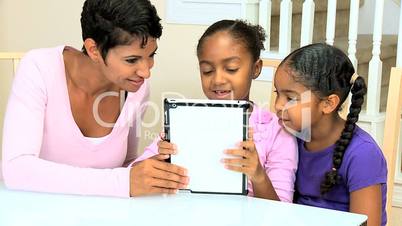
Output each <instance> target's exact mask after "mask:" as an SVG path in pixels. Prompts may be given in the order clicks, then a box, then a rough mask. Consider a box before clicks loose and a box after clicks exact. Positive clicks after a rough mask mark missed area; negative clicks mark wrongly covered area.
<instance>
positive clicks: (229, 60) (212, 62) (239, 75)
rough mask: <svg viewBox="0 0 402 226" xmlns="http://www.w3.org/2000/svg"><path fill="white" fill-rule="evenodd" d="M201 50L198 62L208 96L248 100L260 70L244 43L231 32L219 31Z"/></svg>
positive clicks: (203, 88)
mask: <svg viewBox="0 0 402 226" xmlns="http://www.w3.org/2000/svg"><path fill="white" fill-rule="evenodd" d="M201 48H202V49H201V51H200V53H199V55H198V62H199V66H200V75H201V83H202V90H203V91H204V94H205V96H207V97H208V99H226V100H228V99H229V100H230V99H235V100H248V99H249V93H250V86H251V81H252V79H254V78H256V77H258V75H259V73H260V68H258V69H257V68H256V65H259V64H258V63H254V62H253V60H252V56H251V54H250V53H249V52H248V51H247V49H246V48H245V47H244V45H243V43H241V42H239V41H237V40H234V39H233V38H232V36H231V35H230V34H229V33H228V32H217V33H215V34H213V35H211V36H208V37H207V38H206V39H205V41H204V43H203V45H202V47H201ZM261 65H262V64H261ZM259 66H260V65H259Z"/></svg>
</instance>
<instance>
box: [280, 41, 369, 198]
mask: <svg viewBox="0 0 402 226" xmlns="http://www.w3.org/2000/svg"><path fill="white" fill-rule="evenodd" d="M281 64H286V66H288V67H289V68H290V70H291V71H292V75H293V77H294V79H295V80H296V81H297V82H300V83H301V84H303V85H304V86H306V87H307V88H309V89H311V91H312V92H313V93H315V94H316V95H318V96H319V97H327V96H329V95H331V94H335V95H337V96H338V97H339V99H340V103H339V105H338V106H337V108H336V110H337V111H339V109H340V107H341V105H342V103H343V102H344V101H345V100H346V98H347V97H348V95H349V92H351V93H352V97H351V105H350V108H349V113H348V115H347V118H346V123H345V128H344V129H343V131H342V133H341V136H340V137H339V139H338V140H337V141H336V143H335V148H334V153H333V158H332V168H331V169H328V171H327V172H326V173H325V176H324V179H323V181H322V182H321V186H320V191H321V194H322V195H323V194H325V193H327V192H328V191H330V189H331V188H332V187H334V186H335V185H336V184H338V183H339V181H340V180H341V179H342V178H341V176H340V175H339V174H338V170H339V168H340V167H341V164H342V160H343V156H344V155H345V151H346V149H347V148H348V145H349V143H350V141H351V139H352V137H353V132H354V129H355V127H356V122H357V121H358V120H359V113H360V111H361V107H362V105H363V101H364V95H365V94H366V92H367V88H366V84H365V81H364V79H363V78H362V77H360V76H358V77H354V78H353V79H352V76H353V75H354V74H355V70H354V67H353V64H352V62H351V61H350V60H349V58H348V56H346V54H345V53H343V52H342V51H341V50H340V49H338V48H336V47H333V46H330V45H327V44H323V43H317V44H311V45H307V46H304V47H302V48H300V49H297V50H295V51H294V52H292V53H291V54H289V56H287V57H286V58H285V59H284V60H283V61H282V63H281Z"/></svg>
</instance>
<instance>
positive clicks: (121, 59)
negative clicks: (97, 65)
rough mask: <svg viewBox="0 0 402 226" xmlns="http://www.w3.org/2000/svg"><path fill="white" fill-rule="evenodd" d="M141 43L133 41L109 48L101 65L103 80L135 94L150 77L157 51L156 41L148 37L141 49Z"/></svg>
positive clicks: (137, 40) (139, 40)
mask: <svg viewBox="0 0 402 226" xmlns="http://www.w3.org/2000/svg"><path fill="white" fill-rule="evenodd" d="M141 41H142V39H135V40H134V41H133V42H132V43H131V44H130V45H119V46H116V47H114V48H111V49H110V50H109V52H108V54H107V55H106V60H105V61H106V63H105V62H103V61H102V63H101V70H102V72H103V74H104V76H105V78H106V79H107V80H109V81H110V82H112V83H114V84H116V85H117V86H118V87H119V88H120V89H123V90H127V91H129V92H136V91H137V90H138V89H139V88H140V87H141V85H142V84H143V83H144V80H145V79H148V78H149V77H150V75H151V72H150V70H151V68H152V67H153V65H154V55H155V51H156V49H157V43H156V39H155V38H152V37H148V42H147V43H146V45H145V47H141Z"/></svg>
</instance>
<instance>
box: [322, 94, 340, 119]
mask: <svg viewBox="0 0 402 226" xmlns="http://www.w3.org/2000/svg"><path fill="white" fill-rule="evenodd" d="M340 102H341V100H340V99H339V96H338V95H335V94H331V95H329V96H328V97H327V98H325V99H324V100H322V113H324V114H331V113H332V112H334V111H335V110H336V109H337V108H338V105H339V103H340Z"/></svg>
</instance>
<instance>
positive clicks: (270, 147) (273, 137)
mask: <svg viewBox="0 0 402 226" xmlns="http://www.w3.org/2000/svg"><path fill="white" fill-rule="evenodd" d="M249 125H250V127H252V128H253V130H254V143H255V146H256V148H257V152H258V155H259V158H260V163H261V165H262V166H263V167H264V169H265V172H266V173H267V175H268V177H269V179H270V180H271V182H272V185H273V187H274V189H275V191H276V193H277V195H278V196H279V198H280V200H281V201H285V202H292V201H293V193H294V183H295V178H296V169H297V164H298V152H297V142H296V138H295V137H293V136H292V135H290V134H288V133H287V132H286V131H285V130H284V129H283V128H282V127H281V126H280V125H279V123H278V117H276V115H275V114H273V113H271V112H269V111H266V110H264V109H261V108H259V107H258V106H257V105H254V106H253V112H252V113H251V115H250V118H249ZM158 141H159V138H157V139H155V141H154V142H153V143H152V144H151V145H150V146H148V147H146V148H145V151H144V153H143V154H142V155H141V156H140V157H139V158H138V159H137V161H139V160H143V159H147V158H150V157H152V156H154V155H156V154H158V145H157V142H158ZM222 167H223V166H222ZM248 190H249V193H248V194H249V195H250V196H253V195H254V193H253V187H252V185H251V182H250V181H249V182H248Z"/></svg>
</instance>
